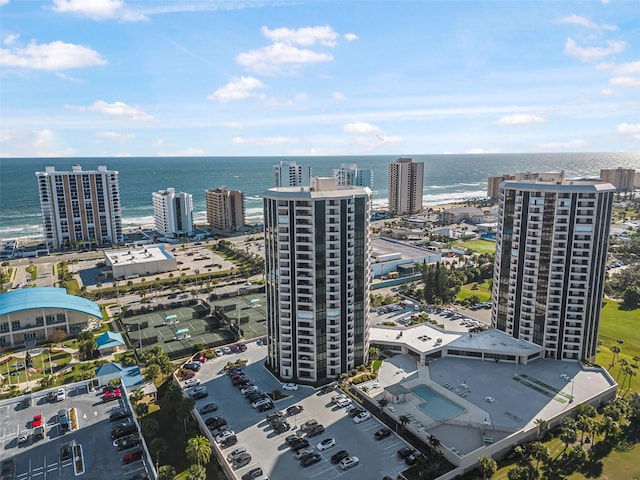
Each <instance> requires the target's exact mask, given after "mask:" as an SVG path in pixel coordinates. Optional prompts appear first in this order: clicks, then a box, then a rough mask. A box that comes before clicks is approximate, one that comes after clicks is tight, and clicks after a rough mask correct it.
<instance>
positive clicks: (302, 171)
mask: <svg viewBox="0 0 640 480" xmlns="http://www.w3.org/2000/svg"><path fill="white" fill-rule="evenodd" d="M310 179H311V167H310V166H309V165H298V164H297V163H296V161H295V160H281V161H280V164H279V165H274V166H273V186H274V187H295V186H297V185H300V186H308V185H309V181H310Z"/></svg>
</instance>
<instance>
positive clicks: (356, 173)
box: [331, 163, 373, 188]
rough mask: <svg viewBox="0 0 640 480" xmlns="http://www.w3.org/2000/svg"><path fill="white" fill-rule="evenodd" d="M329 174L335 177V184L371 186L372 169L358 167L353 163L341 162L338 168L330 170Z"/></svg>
mask: <svg viewBox="0 0 640 480" xmlns="http://www.w3.org/2000/svg"><path fill="white" fill-rule="evenodd" d="M331 176H332V177H333V178H335V179H336V185H339V186H341V185H357V186H359V187H369V188H373V170H371V169H370V168H358V165H357V164H355V163H349V164H347V163H343V164H341V165H340V168H334V169H333V170H331Z"/></svg>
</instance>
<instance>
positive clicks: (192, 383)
mask: <svg viewBox="0 0 640 480" xmlns="http://www.w3.org/2000/svg"><path fill="white" fill-rule="evenodd" d="M198 385H200V380H198V379H197V378H190V379H188V380H185V382H184V387H185V388H190V387H197V386H198Z"/></svg>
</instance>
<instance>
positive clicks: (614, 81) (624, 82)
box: [609, 75, 640, 87]
mask: <svg viewBox="0 0 640 480" xmlns="http://www.w3.org/2000/svg"><path fill="white" fill-rule="evenodd" d="M609 85H612V86H614V87H640V78H638V77H630V76H628V75H626V76H621V77H613V78H611V79H610V80H609Z"/></svg>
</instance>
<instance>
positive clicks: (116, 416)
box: [109, 409, 131, 422]
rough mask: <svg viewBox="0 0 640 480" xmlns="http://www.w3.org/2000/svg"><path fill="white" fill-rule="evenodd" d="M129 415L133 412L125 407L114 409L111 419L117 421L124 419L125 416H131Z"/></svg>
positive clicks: (110, 415)
mask: <svg viewBox="0 0 640 480" xmlns="http://www.w3.org/2000/svg"><path fill="white" fill-rule="evenodd" d="M129 415H131V414H130V413H129V412H128V411H126V410H125V409H118V410H114V411H113V412H111V413H110V414H109V421H110V422H117V421H119V420H124V419H125V418H129Z"/></svg>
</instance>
